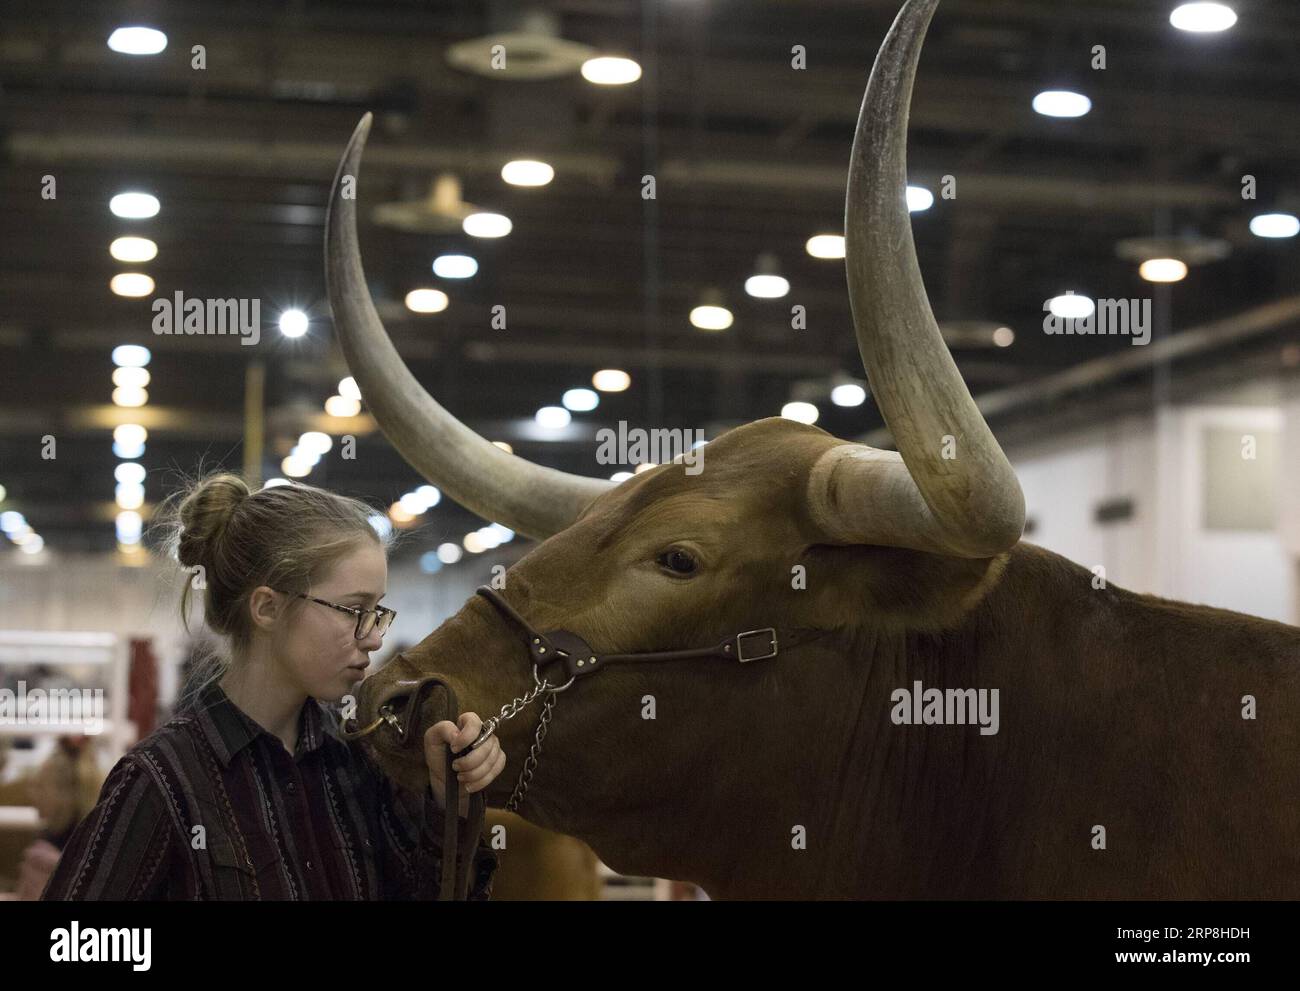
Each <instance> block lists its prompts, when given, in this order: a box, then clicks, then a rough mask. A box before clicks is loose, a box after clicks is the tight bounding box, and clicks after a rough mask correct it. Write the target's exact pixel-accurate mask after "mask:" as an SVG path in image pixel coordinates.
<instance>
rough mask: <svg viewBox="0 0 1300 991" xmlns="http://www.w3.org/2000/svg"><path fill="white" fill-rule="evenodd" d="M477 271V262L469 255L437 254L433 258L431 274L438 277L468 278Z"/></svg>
mask: <svg viewBox="0 0 1300 991" xmlns="http://www.w3.org/2000/svg"><path fill="white" fill-rule="evenodd" d="M477 272H478V262H477V261H475V260H474V259H473V258H471V257H470V256H469V255H439V256H438V257H437V258H435V259H434V260H433V274H434V275H436V276H437V277H438V278H440V279H468V278H470V277H471V276H473V275H475V274H477Z"/></svg>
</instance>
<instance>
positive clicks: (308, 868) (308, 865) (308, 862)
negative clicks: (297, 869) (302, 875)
mask: <svg viewBox="0 0 1300 991" xmlns="http://www.w3.org/2000/svg"><path fill="white" fill-rule="evenodd" d="M314 869H315V868H313V867H312V865H311V861H310V860H309V861H307V870H309V871H310V870H314Z"/></svg>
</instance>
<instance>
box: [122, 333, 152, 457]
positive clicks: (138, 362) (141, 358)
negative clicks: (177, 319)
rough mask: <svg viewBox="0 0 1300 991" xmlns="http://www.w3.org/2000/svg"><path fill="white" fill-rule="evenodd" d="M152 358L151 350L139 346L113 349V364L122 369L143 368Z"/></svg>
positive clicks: (131, 345)
mask: <svg viewBox="0 0 1300 991" xmlns="http://www.w3.org/2000/svg"><path fill="white" fill-rule="evenodd" d="M151 357H152V355H150V354H149V349H148V348H146V347H143V346H141V345H139V344H119V345H118V346H117V347H115V348H113V364H115V365H117V366H118V367H120V368H143V367H144V366H145V365H147V364H149V359H150V358H151ZM121 439H122V438H120V437H119V438H118V440H121Z"/></svg>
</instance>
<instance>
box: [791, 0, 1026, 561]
mask: <svg viewBox="0 0 1300 991" xmlns="http://www.w3.org/2000/svg"><path fill="white" fill-rule="evenodd" d="M938 2H939V0H907V3H906V4H905V5H904V7H903V9H902V11H900V12H899V15H898V17H897V18H896V19H895V21H894V24H893V27H891V28H890V30H889V34H888V35H887V36H886V38H885V41H884V43H883V44H882V45H881V47H880V53H879V54H878V55H877V56H876V64H875V67H874V68H873V69H872V70H871V79H870V81H869V82H868V83H867V91H866V95H865V96H864V97H863V100H862V109H861V111H860V113H859V115H858V127H857V133H856V134H855V136H854V139H853V153H852V159H851V162H850V166H849V184H848V194H847V197H846V203H845V222H844V233H845V266H846V269H847V274H848V286H849V302H850V304H851V307H852V310H853V323H854V326H855V328H856V330H857V336H858V350H859V352H861V354H862V363H863V365H864V366H865V368H866V371H867V378H868V379H869V380H870V382H871V386H872V391H873V393H874V394H875V397H876V401H877V403H878V404H879V406H880V411H881V414H882V415H883V416H884V418H885V423H886V424H888V426H889V429H890V430H891V431H892V432H893V435H894V440H895V442H896V443H897V445H898V453H897V454H895V453H893V452H888V451H878V450H875V449H874V448H869V447H865V446H863V445H860V444H851V443H845V444H842V445H839V446H836V447H834V448H832V449H831V450H830V451H828V452H827V453H826V454H825V455H823V456H822V458H821V459H820V460H819V462H818V463H817V465H816V466H815V467H814V469H813V472H812V474H811V476H810V479H809V490H808V495H809V501H810V505H811V507H812V510H813V518H814V519H815V520H816V521H817V522H818V523H819V524H820V525H821V526H822V527H823V528H824V529H825V530H826V531H827V534H828V536H829V537H830V538H831V539H832V540H833V541H835V542H841V543H877V544H886V545H889V546H895V547H912V548H915V549H917V550H926V551H934V552H938V553H944V554H950V555H954V556H958V557H969V558H979V557H991V556H993V555H994V554H998V553H1001V552H1002V551H1005V550H1007V549H1008V548H1009V547H1011V546H1013V545H1014V544H1015V543H1016V542H1017V541H1018V540H1019V539H1020V536H1021V532H1022V531H1023V529H1024V522H1025V502H1024V496H1023V494H1022V493H1021V491H1020V484H1019V483H1018V482H1017V481H1016V476H1015V472H1014V471H1012V469H1011V465H1010V464H1009V463H1008V462H1007V458H1006V455H1005V454H1003V453H1002V448H1001V447H999V446H998V442H997V440H996V439H995V438H994V437H993V434H992V432H991V431H990V430H989V428H988V424H986V423H985V422H984V418H983V416H981V415H980V411H979V409H978V408H977V407H976V405H975V401H974V400H973V399H972V398H971V395H970V392H969V391H967V389H966V384H965V383H964V382H963V381H962V378H961V373H960V372H959V371H958V370H957V366H956V364H955V363H954V362H953V360H952V355H950V354H949V353H948V349H947V347H946V346H945V345H944V343H943V337H942V335H941V334H940V333H939V326H938V324H937V323H935V319H934V314H933V313H932V312H931V310H930V303H929V300H928V299H927V297H926V294H925V284H924V283H923V282H922V281H921V270H920V266H919V264H918V263H917V259H916V245H915V244H914V243H913V241H912V225H911V220H910V218H909V217H908V211H907V202H906V187H907V118H908V106H909V104H910V102H911V98H912V82H913V80H914V79H915V77H916V65H917V61H918V59H919V58H920V54H921V42H922V40H923V39H924V37H925V30H926V27H927V26H928V25H929V23H930V18H931V16H932V15H933V14H934V10H935V7H936V6H938ZM949 438H950V439H949ZM900 455H901V458H900Z"/></svg>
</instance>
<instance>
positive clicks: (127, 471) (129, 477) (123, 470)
mask: <svg viewBox="0 0 1300 991" xmlns="http://www.w3.org/2000/svg"><path fill="white" fill-rule="evenodd" d="M144 476H145V470H144V465H142V464H137V463H136V462H134V461H124V462H122V463H121V464H120V465H118V466H117V467H116V468H114V469H113V477H114V478H116V479H117V480H118V481H119V482H121V483H123V484H124V485H140V484H141V483H142V482H144Z"/></svg>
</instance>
